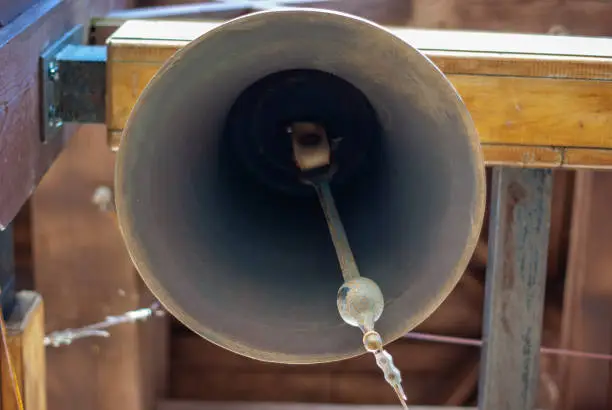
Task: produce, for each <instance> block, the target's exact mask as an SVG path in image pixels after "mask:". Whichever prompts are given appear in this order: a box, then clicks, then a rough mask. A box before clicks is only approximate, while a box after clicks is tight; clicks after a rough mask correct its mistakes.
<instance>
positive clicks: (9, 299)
mask: <svg viewBox="0 0 612 410" xmlns="http://www.w3.org/2000/svg"><path fill="white" fill-rule="evenodd" d="M0 304H1V305H2V313H3V315H4V318H5V319H7V318H8V317H9V316H10V315H11V312H12V311H13V306H14V304H15V252H14V246H13V229H12V226H10V225H9V226H8V227H7V228H6V229H5V230H4V231H0Z"/></svg>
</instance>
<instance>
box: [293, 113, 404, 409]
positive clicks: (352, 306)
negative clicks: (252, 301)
mask: <svg viewBox="0 0 612 410" xmlns="http://www.w3.org/2000/svg"><path fill="white" fill-rule="evenodd" d="M287 131H288V132H289V133H290V134H291V139H292V144H293V155H294V158H295V162H296V164H297V166H298V168H299V169H300V170H301V171H302V172H303V173H305V175H308V176H307V177H305V181H306V182H307V183H309V184H311V185H313V187H314V189H315V191H316V192H317V196H318V197H319V202H320V204H321V208H322V209H323V213H324V215H325V220H326V221H327V226H328V228H329V233H330V235H331V238H332V242H333V244H334V248H335V250H336V255H337V257H338V263H339V265H340V270H341V272H342V276H343V278H344V283H343V284H342V286H341V287H340V289H339V290H338V298H337V306H338V313H339V314H340V317H341V318H342V320H344V322H346V323H347V324H349V325H351V326H355V327H358V328H359V329H361V331H362V332H363V345H364V347H365V349H366V351H368V352H370V353H372V354H373V355H374V357H375V359H376V364H377V365H378V367H379V368H380V369H381V370H382V372H383V374H384V376H385V380H386V381H387V383H389V385H391V387H392V388H393V391H395V394H397V397H398V399H399V401H400V403H401V405H402V407H403V408H404V409H406V410H408V405H407V404H406V394H405V393H404V389H403V388H402V376H401V373H400V371H399V369H398V368H397V367H396V366H395V365H394V364H393V358H392V357H391V355H390V354H389V352H387V351H386V350H385V349H384V348H383V341H382V337H381V336H380V334H379V333H378V332H376V331H375V330H374V325H375V323H376V321H377V320H378V319H379V318H380V317H381V315H382V313H383V309H384V305H385V302H384V297H383V294H382V291H381V290H380V288H379V287H378V285H377V284H376V282H374V281H373V280H371V279H368V278H365V277H363V276H361V275H360V274H359V269H358V267H357V263H356V262H355V257H354V256H353V251H352V250H351V247H350V244H349V241H348V237H347V235H346V231H345V230H344V225H343V224H342V220H341V219H340V214H339V213H338V209H337V208H336V203H335V201H334V197H333V195H332V192H331V188H330V186H329V180H330V179H331V173H330V172H329V169H330V165H331V149H330V145H329V141H328V139H327V135H326V132H325V129H324V128H323V127H321V126H320V125H318V124H314V123H309V122H297V123H293V124H292V125H291V126H290V127H288V129H287ZM317 171H320V172H317Z"/></svg>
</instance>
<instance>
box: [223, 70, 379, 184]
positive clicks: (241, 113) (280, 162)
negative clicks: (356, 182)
mask: <svg viewBox="0 0 612 410" xmlns="http://www.w3.org/2000/svg"><path fill="white" fill-rule="evenodd" d="M296 122H310V123H314V124H318V125H319V126H321V127H322V128H323V129H324V130H325V134H326V137H327V139H328V140H329V145H330V149H331V163H332V164H333V168H334V172H333V178H332V180H331V183H332V185H333V186H334V187H338V186H341V185H343V184H346V183H347V182H349V181H351V180H353V179H354V177H356V176H357V177H358V174H359V173H360V171H361V170H362V168H363V167H364V166H367V165H368V158H370V159H375V158H378V157H379V156H378V155H377V153H376V151H378V150H379V149H380V137H381V127H380V123H379V121H378V117H377V115H376V111H375V110H374V107H372V105H371V104H370V102H369V100H368V99H367V97H366V96H365V95H364V94H363V93H362V92H361V91H360V90H359V89H358V88H357V87H355V86H354V85H352V84H351V83H349V82H348V81H346V80H343V79H342V78H340V77H338V76H336V75H333V74H330V73H326V72H323V71H320V70H312V69H310V70H308V69H302V70H300V69H294V70H284V71H279V72H276V73H273V74H270V75H267V76H265V77H264V78H262V79H260V80H258V81H256V82H255V83H253V84H252V85H250V86H249V87H248V88H247V89H246V90H245V91H243V92H242V93H241V94H240V95H239V96H238V98H237V99H236V102H235V103H234V104H233V105H232V108H231V109H230V111H229V114H228V116H227V120H226V122H225V129H224V138H227V139H228V140H229V141H228V142H229V145H230V149H231V150H232V151H233V153H235V154H236V157H237V158H238V159H239V161H240V163H241V164H242V165H243V166H245V167H246V168H247V170H248V173H250V174H251V175H253V176H254V177H255V178H256V179H257V180H258V181H259V182H260V183H263V184H265V185H267V186H268V187H271V188H273V189H277V190H280V191H283V192H285V193H288V194H291V195H314V191H313V189H312V188H311V187H309V186H308V185H305V184H304V183H303V181H302V179H301V171H300V170H299V169H298V167H297V166H296V163H295V160H294V158H293V149H292V143H291V137H290V129H291V124H293V123H296ZM369 165H370V166H376V165H375V164H372V163H370V164H369Z"/></svg>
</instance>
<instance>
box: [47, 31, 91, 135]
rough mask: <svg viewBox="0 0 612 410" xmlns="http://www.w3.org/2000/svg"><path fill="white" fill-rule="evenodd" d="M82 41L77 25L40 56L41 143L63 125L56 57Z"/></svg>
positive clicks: (83, 34)
mask: <svg viewBox="0 0 612 410" xmlns="http://www.w3.org/2000/svg"><path fill="white" fill-rule="evenodd" d="M84 39H85V30H84V28H83V26H82V25H78V26H76V27H74V28H73V29H71V30H70V31H68V32H67V33H66V34H64V35H63V36H62V38H60V39H59V40H58V41H56V42H55V43H53V44H52V45H51V46H49V47H48V48H47V49H46V50H45V51H44V52H43V53H42V54H41V56H40V75H41V78H40V80H41V81H40V84H41V95H40V104H41V107H40V112H41V124H40V130H41V136H40V137H41V140H42V142H47V141H50V140H52V139H53V138H54V137H55V136H57V135H58V134H59V133H60V132H61V131H62V129H63V125H64V121H63V120H62V118H61V116H60V112H59V106H60V102H61V93H60V89H59V80H60V75H59V64H58V62H57V55H58V54H59V53H60V51H62V50H63V49H64V48H65V47H66V46H68V45H75V44H83V41H84Z"/></svg>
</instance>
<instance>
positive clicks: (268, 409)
mask: <svg viewBox="0 0 612 410" xmlns="http://www.w3.org/2000/svg"><path fill="white" fill-rule="evenodd" d="M355 409H359V410H393V409H397V405H393V406H390V405H365V406H364V405H359V406H355V405H350V404H312V403H282V404H279V403H243V402H234V403H216V402H205V401H199V402H198V401H181V400H167V401H163V402H161V403H160V404H159V407H158V408H157V410H355ZM410 409H411V410H475V407H452V406H442V407H439V406H410Z"/></svg>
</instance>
